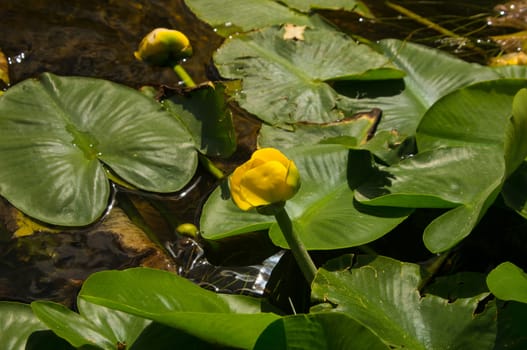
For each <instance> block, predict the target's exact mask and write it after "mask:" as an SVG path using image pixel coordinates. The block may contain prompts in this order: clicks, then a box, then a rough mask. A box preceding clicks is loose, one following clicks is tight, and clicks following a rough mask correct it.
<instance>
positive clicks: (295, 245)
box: [274, 208, 317, 284]
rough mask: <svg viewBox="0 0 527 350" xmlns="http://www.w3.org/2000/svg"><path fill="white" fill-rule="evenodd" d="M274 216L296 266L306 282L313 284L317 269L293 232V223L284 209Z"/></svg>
mask: <svg viewBox="0 0 527 350" xmlns="http://www.w3.org/2000/svg"><path fill="white" fill-rule="evenodd" d="M274 216H275V218H276V222H277V223H278V226H280V229H281V230H282V234H283V235H284V237H285V240H286V241H287V244H288V245H289V248H290V249H291V252H292V253H293V256H294V257H295V260H296V262H297V264H298V266H299V267H300V270H301V271H302V273H303V274H304V277H305V278H306V280H307V282H308V283H309V284H311V282H313V280H314V279H315V275H316V273H317V267H316V266H315V263H313V260H311V257H310V256H309V253H308V252H307V250H306V247H305V246H304V244H303V243H302V241H301V240H300V237H298V234H297V233H296V232H295V231H294V229H293V223H292V222H291V219H290V218H289V215H288V214H287V212H286V210H285V208H281V209H280V210H278V211H277V212H276V213H275V215H274Z"/></svg>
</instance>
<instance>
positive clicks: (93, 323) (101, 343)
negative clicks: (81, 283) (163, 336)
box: [31, 300, 151, 350]
mask: <svg viewBox="0 0 527 350" xmlns="http://www.w3.org/2000/svg"><path fill="white" fill-rule="evenodd" d="M31 308H32V309H33V312H34V313H35V314H36V315H37V316H38V318H39V319H40V320H41V321H42V322H43V323H45V324H46V326H48V327H49V328H50V329H51V330H52V331H53V332H55V334H57V335H58V336H60V337H61V338H63V339H66V340H67V341H68V342H69V343H70V344H71V345H73V346H75V347H80V346H83V345H93V346H98V347H100V348H101V349H108V350H114V349H116V347H117V345H118V344H126V345H128V346H131V345H132V344H133V343H134V341H135V339H136V338H137V337H138V336H139V334H140V333H141V332H142V331H143V329H144V328H145V327H146V326H148V324H150V322H151V321H150V320H146V319H144V318H140V317H137V316H133V315H130V314H126V313H124V312H120V311H116V310H112V309H108V308H105V307H102V306H99V305H94V304H91V303H88V302H86V301H83V300H79V304H78V308H79V314H78V313H76V312H73V311H71V310H70V309H68V308H66V307H65V306H63V305H61V304H57V303H53V302H49V301H36V302H33V303H32V304H31Z"/></svg>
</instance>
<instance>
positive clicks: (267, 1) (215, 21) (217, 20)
mask: <svg viewBox="0 0 527 350" xmlns="http://www.w3.org/2000/svg"><path fill="white" fill-rule="evenodd" d="M185 4H186V5H187V6H188V7H189V8H190V10H191V11H192V12H194V13H195V14H196V16H198V17H199V18H200V19H201V20H203V21H204V22H207V23H208V24H210V25H211V26H212V27H214V28H215V30H216V32H217V33H218V34H220V35H223V36H228V35H229V34H232V33H235V32H247V31H249V30H253V29H258V28H264V27H268V26H272V25H281V24H284V23H291V24H296V25H309V26H322V27H327V24H326V23H324V21H322V20H321V19H320V18H319V17H318V16H316V15H315V16H307V15H303V14H300V13H298V12H297V11H294V10H292V9H290V8H288V7H287V6H284V5H283V4H282V3H280V2H278V1H273V0H227V1H224V2H222V4H221V6H218V3H217V1H215V0H185Z"/></svg>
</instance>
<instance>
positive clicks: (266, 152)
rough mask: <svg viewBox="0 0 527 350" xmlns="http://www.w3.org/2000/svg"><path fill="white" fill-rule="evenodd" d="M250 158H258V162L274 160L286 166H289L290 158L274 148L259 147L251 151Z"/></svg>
mask: <svg viewBox="0 0 527 350" xmlns="http://www.w3.org/2000/svg"><path fill="white" fill-rule="evenodd" d="M251 159H254V160H258V161H259V162H268V161H271V160H275V161H277V162H280V163H281V164H282V165H283V166H285V167H286V168H287V167H288V166H289V162H290V160H289V159H288V158H287V157H286V156H285V155H284V154H283V153H282V152H280V151H279V150H277V149H276V148H260V149H259V150H257V151H255V152H254V153H253V155H252V157H251Z"/></svg>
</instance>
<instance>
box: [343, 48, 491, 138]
mask: <svg viewBox="0 0 527 350" xmlns="http://www.w3.org/2000/svg"><path fill="white" fill-rule="evenodd" d="M379 48H380V49H381V50H382V52H384V54H385V55H386V57H388V58H389V59H391V60H392V62H393V64H394V65H395V66H396V67H397V68H399V69H401V70H402V71H404V72H405V73H406V77H405V78H404V79H403V81H404V84H403V85H402V86H401V85H399V84H398V83H397V82H383V84H369V85H363V86H361V87H360V88H359V89H357V90H356V91H354V92H353V95H350V96H351V97H355V95H357V94H358V95H360V96H363V97H362V98H359V99H356V100H355V101H354V102H353V106H354V108H355V109H356V110H369V109H371V108H375V107H377V108H380V109H382V111H383V118H382V119H381V122H380V124H379V127H378V130H388V131H390V130H392V129H395V130H397V131H398V132H399V133H400V134H405V135H413V134H414V133H415V130H416V128H417V126H418V124H419V122H420V120H421V118H422V117H423V115H424V113H425V112H426V110H427V109H428V108H430V107H431V106H432V104H434V103H435V102H436V101H437V100H438V99H439V98H441V97H442V96H445V95H446V94H448V93H450V92H452V91H454V90H455V89H457V88H460V87H463V86H468V85H470V84H473V83H476V82H479V81H485V80H492V79H498V78H500V76H499V75H498V73H496V72H495V71H494V70H492V69H491V68H489V67H485V66H481V65H478V64H474V63H467V62H465V61H463V60H460V59H458V58H456V57H454V56H451V55H449V54H447V53H444V52H442V51H440V50H437V49H432V48H429V47H426V46H422V45H418V44H413V43H410V42H408V41H400V40H395V39H386V40H381V41H380V42H379ZM390 84H391V85H392V86H391V89H390Z"/></svg>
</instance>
